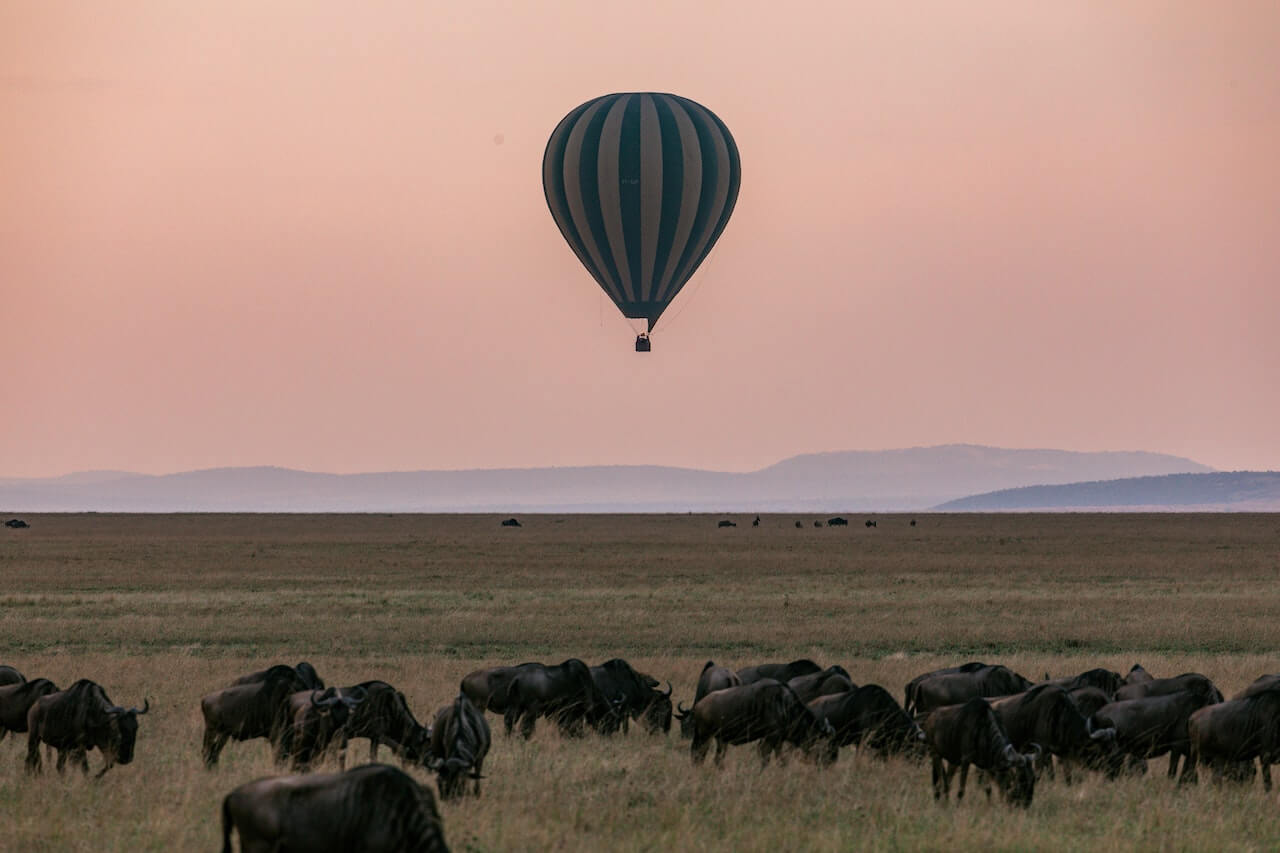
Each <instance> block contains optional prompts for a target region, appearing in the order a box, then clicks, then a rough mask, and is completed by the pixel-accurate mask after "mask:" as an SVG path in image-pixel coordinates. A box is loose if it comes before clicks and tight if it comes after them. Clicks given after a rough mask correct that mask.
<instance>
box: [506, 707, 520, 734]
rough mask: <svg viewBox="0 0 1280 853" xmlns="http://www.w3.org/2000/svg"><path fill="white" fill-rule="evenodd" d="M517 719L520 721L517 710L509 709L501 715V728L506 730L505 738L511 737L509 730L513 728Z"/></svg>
mask: <svg viewBox="0 0 1280 853" xmlns="http://www.w3.org/2000/svg"><path fill="white" fill-rule="evenodd" d="M518 719H520V711H519V709H517V708H514V707H509V708H507V710H506V711H504V712H503V713H502V726H503V728H505V729H506V732H507V737H511V730H512V729H513V728H515V726H516V720H518Z"/></svg>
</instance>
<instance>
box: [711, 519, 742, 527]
mask: <svg viewBox="0 0 1280 853" xmlns="http://www.w3.org/2000/svg"><path fill="white" fill-rule="evenodd" d="M737 526H738V523H737V522H736V521H730V520H729V519H727V518H726V519H722V520H721V521H720V523H718V524H717V525H716V527H737Z"/></svg>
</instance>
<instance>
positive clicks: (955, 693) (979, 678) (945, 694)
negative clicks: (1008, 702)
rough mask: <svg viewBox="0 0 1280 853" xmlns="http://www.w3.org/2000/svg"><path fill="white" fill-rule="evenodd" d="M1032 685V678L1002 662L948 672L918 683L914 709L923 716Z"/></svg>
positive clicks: (1014, 691)
mask: <svg viewBox="0 0 1280 853" xmlns="http://www.w3.org/2000/svg"><path fill="white" fill-rule="evenodd" d="M1030 688H1031V682H1030V681H1028V680H1027V679H1025V678H1023V677H1022V676H1021V675H1018V673H1016V672H1014V671H1013V670H1011V669H1009V668H1008V667H1005V666H1000V665H999V664H997V665H995V666H984V667H981V668H979V669H974V670H971V671H969V672H964V671H961V672H948V673H943V674H942V675H935V676H933V677H931V678H926V679H925V680H923V681H921V682H920V683H919V684H917V685H916V689H915V695H914V697H913V698H914V700H915V701H914V704H913V706H912V710H913V712H914V713H915V714H916V715H917V716H919V715H920V714H924V713H928V712H929V711H932V710H933V709H934V708H941V707H942V706H944V705H959V704H960V703H962V702H967V701H968V700H970V699H974V698H983V699H988V698H993V697H996V696H1012V695H1013V694H1014V693H1021V692H1023V691H1024V690H1029V689H1030Z"/></svg>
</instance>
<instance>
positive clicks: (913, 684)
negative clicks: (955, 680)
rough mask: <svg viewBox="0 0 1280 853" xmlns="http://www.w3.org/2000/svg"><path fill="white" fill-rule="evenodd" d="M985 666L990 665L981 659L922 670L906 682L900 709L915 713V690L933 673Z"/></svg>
mask: <svg viewBox="0 0 1280 853" xmlns="http://www.w3.org/2000/svg"><path fill="white" fill-rule="evenodd" d="M987 666H990V664H986V663H982V662H981V661H970V662H969V663H963V664H960V666H947V667H943V668H942V669H935V670H931V671H930V672H924V673H921V674H920V675H917V676H916V677H915V678H913V679H911V680H910V681H908V682H907V686H906V689H905V691H904V693H905V695H904V696H903V698H902V710H904V711H906V712H907V713H908V714H914V713H915V705H916V691H917V690H918V689H919V688H920V684H921V683H922V682H924V681H928V680H929V679H930V678H933V677H934V676H935V675H950V674H952V673H955V672H977V671H978V670H980V669H983V668H984V667H987Z"/></svg>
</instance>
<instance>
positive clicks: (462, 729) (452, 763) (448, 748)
mask: <svg viewBox="0 0 1280 853" xmlns="http://www.w3.org/2000/svg"><path fill="white" fill-rule="evenodd" d="M489 744H490V734H489V722H488V721H487V720H486V719H485V718H484V712H483V711H481V710H479V709H478V708H476V706H475V705H472V704H471V700H470V699H468V698H467V696H466V694H465V693H459V694H458V698H457V699H454V700H453V703H452V704H450V705H445V706H444V707H443V708H441V709H440V710H439V711H437V712H436V718H435V722H433V723H432V725H431V766H432V767H433V769H435V771H436V781H437V784H438V785H439V786H440V796H441V797H442V798H443V799H446V800H449V799H453V798H454V797H459V796H462V795H463V794H465V793H466V786H467V781H466V780H467V779H472V780H474V781H475V788H474V793H475V795H476V796H477V797H478V796H480V779H481V778H483V777H482V776H481V775H480V771H481V769H482V768H483V766H484V758H485V756H486V755H488V754H489Z"/></svg>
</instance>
